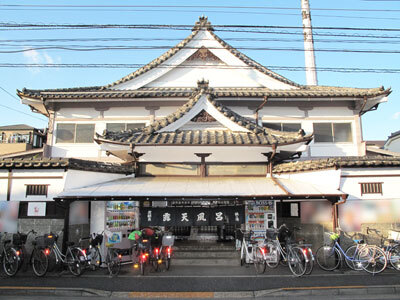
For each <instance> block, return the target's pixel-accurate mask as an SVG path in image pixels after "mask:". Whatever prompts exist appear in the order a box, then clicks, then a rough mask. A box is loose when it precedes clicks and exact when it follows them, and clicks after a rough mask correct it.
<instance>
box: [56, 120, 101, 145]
mask: <svg viewBox="0 0 400 300" xmlns="http://www.w3.org/2000/svg"><path fill="white" fill-rule="evenodd" d="M93 137H94V124H58V125H57V134H56V143H93Z"/></svg>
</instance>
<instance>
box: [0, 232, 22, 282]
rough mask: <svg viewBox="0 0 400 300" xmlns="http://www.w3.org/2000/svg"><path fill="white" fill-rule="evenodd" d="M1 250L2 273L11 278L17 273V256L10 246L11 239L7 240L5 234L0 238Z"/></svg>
mask: <svg viewBox="0 0 400 300" xmlns="http://www.w3.org/2000/svg"><path fill="white" fill-rule="evenodd" d="M0 244H1V245H2V249H1V252H0V260H1V264H2V266H3V270H4V273H5V274H6V275H7V276H9V277H12V276H14V275H15V274H17V272H18V266H19V262H18V254H17V251H16V250H15V249H14V248H13V247H12V245H11V239H7V232H5V233H4V234H3V236H2V237H1V243H0Z"/></svg>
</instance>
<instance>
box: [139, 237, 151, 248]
mask: <svg viewBox="0 0 400 300" xmlns="http://www.w3.org/2000/svg"><path fill="white" fill-rule="evenodd" d="M138 248H139V249H142V250H145V249H150V248H151V243H150V240H149V239H143V238H141V239H139V242H138Z"/></svg>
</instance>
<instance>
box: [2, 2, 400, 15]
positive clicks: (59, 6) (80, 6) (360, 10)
mask: <svg viewBox="0 0 400 300" xmlns="http://www.w3.org/2000/svg"><path fill="white" fill-rule="evenodd" d="M364 1H365V0H364ZM368 1H372V0H368ZM0 7H22V8H23V7H29V8H32V7H38V8H45V7H48V8H51V7H53V8H79V9H81V8H203V9H204V8H223V9H257V10H258V9H265V10H295V11H298V10H299V9H300V8H299V7H277V6H227V5H206V6H200V5H57V4H51V5H48V4H46V5H43V4H0ZM312 10H313V11H349V12H357V11H358V12H400V10H399V9H359V8H357V9H352V8H313V9H312Z"/></svg>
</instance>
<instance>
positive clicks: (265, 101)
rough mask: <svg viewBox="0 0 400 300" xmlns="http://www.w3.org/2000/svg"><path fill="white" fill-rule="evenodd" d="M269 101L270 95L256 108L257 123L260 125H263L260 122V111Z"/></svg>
mask: <svg viewBox="0 0 400 300" xmlns="http://www.w3.org/2000/svg"><path fill="white" fill-rule="evenodd" d="M267 101H268V97H267V96H264V101H263V102H262V103H261V104H260V106H259V107H257V109H256V124H257V125H259V126H262V124H259V120H258V111H259V110H261V108H263V107H264V105H265V103H267Z"/></svg>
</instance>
